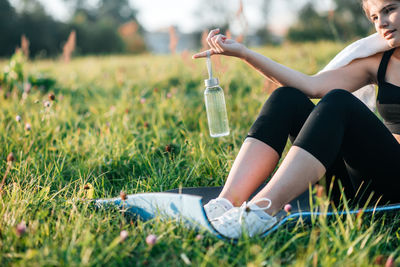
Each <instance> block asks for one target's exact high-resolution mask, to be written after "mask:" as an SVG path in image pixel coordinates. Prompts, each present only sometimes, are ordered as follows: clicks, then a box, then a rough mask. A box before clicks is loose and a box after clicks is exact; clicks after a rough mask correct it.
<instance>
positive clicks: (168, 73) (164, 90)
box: [0, 43, 400, 266]
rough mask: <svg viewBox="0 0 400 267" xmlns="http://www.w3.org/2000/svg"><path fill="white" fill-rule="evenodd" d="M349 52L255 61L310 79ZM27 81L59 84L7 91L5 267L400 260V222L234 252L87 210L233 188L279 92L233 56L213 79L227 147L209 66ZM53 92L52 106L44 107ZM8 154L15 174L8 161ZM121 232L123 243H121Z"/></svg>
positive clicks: (0, 160) (350, 221)
mask: <svg viewBox="0 0 400 267" xmlns="http://www.w3.org/2000/svg"><path fill="white" fill-rule="evenodd" d="M343 46H344V45H340V44H333V43H319V44H302V45H290V44H285V45H283V46H281V47H265V48H262V49H258V51H259V52H261V53H263V54H265V55H267V56H270V57H271V58H273V59H276V60H278V61H279V62H281V63H283V64H285V65H288V66H290V67H293V68H295V69H297V70H300V71H303V72H305V73H309V74H313V73H315V72H317V71H318V70H319V69H320V68H322V67H323V66H324V65H325V64H326V63H327V62H328V61H329V59H330V58H332V57H333V56H334V55H335V54H336V53H337V52H338V51H339V50H340V49H341V48H342V47H343ZM8 64H9V62H8V59H4V60H2V61H0V71H3V69H4V67H5V66H7V65H8ZM23 72H24V74H25V77H26V76H27V75H28V74H32V75H39V73H46V74H47V75H48V76H49V77H51V78H54V79H55V81H56V84H55V86H54V87H52V88H51V89H50V91H49V92H46V91H44V90H42V89H40V88H32V89H31V90H30V93H29V94H22V89H21V88H23V87H24V85H22V84H19V85H17V87H16V88H14V89H13V90H12V91H11V92H7V90H6V87H5V86H3V87H2V90H0V104H1V105H0V129H1V130H0V179H3V177H5V183H4V185H3V188H2V189H3V190H2V195H1V197H0V265H1V266H99V265H104V266H121V265H138V266H147V265H149V266H154V265H157V266H175V265H177V266H185V265H190V264H191V265H193V266H199V265H200V266H227V265H237V266H246V265H247V266H280V265H290V266H304V265H306V266H371V265H376V266H379V265H385V263H387V261H388V263H391V261H393V262H397V263H399V262H400V259H399V254H400V249H399V248H398V247H399V243H400V242H399V241H400V228H399V227H400V223H399V218H400V216H398V215H396V216H390V217H386V216H380V217H375V216H372V217H371V216H345V217H338V218H336V219H334V220H327V219H326V218H325V217H324V216H323V217H320V218H317V219H314V220H313V223H312V225H311V226H310V225H302V224H298V225H297V226H296V227H294V228H290V229H289V228H285V227H283V228H282V229H281V231H278V232H275V233H274V234H272V235H271V236H268V237H267V238H263V239H260V238H254V239H248V238H245V237H244V238H242V239H241V240H240V241H239V242H238V243H237V244H230V243H228V242H224V241H221V240H219V239H217V238H215V237H214V236H212V235H209V234H207V233H198V232H195V231H190V230H188V229H186V228H184V227H182V226H181V225H176V224H175V223H173V222H160V221H159V220H158V219H154V220H151V221H148V222H141V221H138V222H132V221H129V220H126V219H125V218H124V216H123V215H122V214H121V213H120V212H118V211H116V210H106V211H105V210H100V211H95V210H94V209H93V208H92V207H91V205H89V204H88V203H86V202H82V201H77V199H82V198H87V199H89V198H104V197H114V196H118V195H119V193H120V191H124V192H126V193H127V194H133V193H139V192H157V191H164V190H167V189H172V188H178V187H180V186H182V187H188V186H216V185H223V183H224V180H225V178H226V176H227V174H228V172H229V169H230V167H231V166H232V163H233V160H234V159H235V156H236V154H237V153H238V151H239V148H240V146H241V143H242V141H243V139H244V138H245V136H246V134H247V131H248V129H249V127H250V126H251V124H252V122H253V120H254V119H255V118H256V115H257V113H258V111H259V110H260V108H261V105H262V104H263V103H264V101H265V100H266V99H267V97H268V92H270V89H271V88H269V86H266V85H265V79H264V78H263V77H262V76H260V75H259V74H258V73H257V72H256V71H254V70H252V69H250V68H249V67H248V66H247V65H246V64H245V63H243V62H240V61H239V60H237V59H232V58H223V59H221V66H220V67H219V68H217V69H216V70H215V76H217V77H218V78H219V79H220V84H221V86H222V87H223V88H224V90H225V97H226V101H227V109H228V116H229V122H230V128H231V134H230V135H229V136H228V137H224V138H219V139H213V138H210V136H209V133H208V125H207V118H206V112H205V107H204V100H203V91H204V85H203V79H205V78H206V76H207V72H206V67H205V60H196V61H192V60H191V59H190V58H189V57H188V56H182V55H175V56H155V55H138V56H104V57H84V58H76V59H73V60H72V62H70V63H69V64H66V63H63V62H61V61H59V60H43V61H30V62H27V63H26V64H25V66H24V68H23ZM18 86H19V87H21V88H20V89H18ZM25 86H26V85H25ZM51 92H52V93H54V94H55V101H51V100H49V99H48V94H49V93H51ZM46 101H49V102H46ZM46 105H48V106H46ZM17 116H20V117H21V121H17V120H16V117H17ZM27 123H29V124H30V130H27V129H26V124H27ZM289 145H290V144H288V146H289ZM11 152H13V154H14V157H15V161H14V162H12V164H11V163H7V155H8V154H9V153H11ZM85 188H86V189H85ZM87 188H89V189H87ZM326 204H327V200H326V199H320V200H319V202H318V203H317V205H320V206H321V207H322V208H323V207H325V206H326ZM24 226H26V228H25V227H24ZM124 230H125V231H127V233H128V236H127V237H126V239H125V237H121V232H122V231H124ZM123 233H126V232H123ZM150 234H154V235H156V236H157V242H156V243H155V244H154V245H148V244H147V243H146V240H145V239H146V237H147V236H148V235H150ZM394 264H395V263H393V265H390V266H395V265H394Z"/></svg>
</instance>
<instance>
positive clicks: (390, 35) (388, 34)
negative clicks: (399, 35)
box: [383, 30, 396, 40]
mask: <svg viewBox="0 0 400 267" xmlns="http://www.w3.org/2000/svg"><path fill="white" fill-rule="evenodd" d="M395 31H396V30H391V31H386V32H384V34H383V37H384V38H385V39H387V40H388V39H392V38H393V33H394V32H395Z"/></svg>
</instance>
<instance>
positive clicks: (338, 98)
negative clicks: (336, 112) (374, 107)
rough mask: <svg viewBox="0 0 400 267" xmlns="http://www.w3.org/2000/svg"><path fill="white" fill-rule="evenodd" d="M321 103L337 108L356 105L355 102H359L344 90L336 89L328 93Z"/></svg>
mask: <svg viewBox="0 0 400 267" xmlns="http://www.w3.org/2000/svg"><path fill="white" fill-rule="evenodd" d="M321 101H322V102H326V103H331V104H335V105H336V106H348V105H349V104H352V103H354V101H357V98H356V97H355V96H354V95H353V94H352V93H350V92H349V91H346V90H344V89H334V90H331V91H330V92H329V93H327V94H326V95H325V96H324V97H323V98H322V99H321Z"/></svg>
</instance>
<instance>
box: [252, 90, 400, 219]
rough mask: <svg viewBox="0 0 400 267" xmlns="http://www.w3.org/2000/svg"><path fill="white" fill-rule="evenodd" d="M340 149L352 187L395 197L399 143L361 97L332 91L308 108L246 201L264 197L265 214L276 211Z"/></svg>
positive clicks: (318, 175)
mask: <svg viewBox="0 0 400 267" xmlns="http://www.w3.org/2000/svg"><path fill="white" fill-rule="evenodd" d="M340 153H342V155H343V159H344V161H345V164H346V167H347V169H348V171H349V172H351V173H352V174H353V175H352V176H351V178H352V179H353V180H352V182H353V185H354V187H355V189H356V187H357V186H359V185H360V184H361V183H364V184H368V185H370V187H369V190H370V192H372V191H374V192H375V195H376V196H378V197H380V196H382V195H383V199H384V201H398V200H400V196H399V194H398V193H397V192H396V191H397V190H396V188H394V187H393V184H395V183H396V182H397V181H396V180H397V179H398V177H399V173H400V167H399V165H398V161H399V158H400V144H399V143H397V141H396V140H395V138H394V137H393V135H392V134H391V133H390V132H389V130H388V129H387V128H386V127H385V126H384V125H383V123H382V122H380V121H379V119H378V118H377V117H376V116H375V115H374V114H373V113H372V112H370V111H369V109H368V108H367V107H366V106H365V105H364V104H362V102H361V101H359V100H358V99H357V98H355V97H354V96H353V95H352V94H350V93H349V92H347V91H345V90H333V91H331V92H330V93H329V94H327V95H326V96H325V97H324V98H323V99H322V100H321V101H320V102H319V103H318V105H317V106H316V108H315V109H314V110H313V111H312V113H311V114H310V116H309V118H308V119H307V121H306V122H305V124H304V127H303V128H302V129H301V131H300V133H299V135H298V137H297V138H296V140H295V142H294V144H293V146H292V148H291V149H290V151H289V153H288V155H287V156H286V158H285V160H284V161H283V162H282V165H281V167H280V168H279V170H278V171H277V172H276V174H275V175H274V177H273V178H272V179H271V181H270V182H269V183H268V184H267V185H266V187H265V188H264V189H263V190H261V191H260V192H259V193H258V194H257V195H256V196H255V197H254V198H253V200H252V201H255V200H257V199H261V198H269V199H271V201H272V206H271V208H270V209H269V210H268V213H270V214H274V213H276V212H277V211H278V210H279V209H281V207H282V206H283V205H284V204H286V203H288V202H289V201H290V200H292V199H293V198H295V197H296V196H298V195H299V194H300V193H302V192H303V191H305V190H306V189H307V188H308V186H309V184H313V183H315V182H316V181H318V180H319V179H320V178H321V177H322V175H323V173H324V171H325V169H327V168H329V167H330V166H332V165H333V163H334V162H335V159H337V156H338V155H339V154H340ZM355 178H356V179H355ZM357 178H358V179H357ZM260 205H262V203H261V204H260Z"/></svg>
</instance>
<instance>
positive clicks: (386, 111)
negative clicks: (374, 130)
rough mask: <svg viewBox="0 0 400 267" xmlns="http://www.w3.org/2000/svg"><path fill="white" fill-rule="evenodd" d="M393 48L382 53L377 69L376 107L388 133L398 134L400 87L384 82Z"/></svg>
mask: <svg viewBox="0 0 400 267" xmlns="http://www.w3.org/2000/svg"><path fill="white" fill-rule="evenodd" d="M394 50H395V48H393V49H391V50H389V51H386V52H385V53H383V56H382V60H381V63H380V65H379V69H378V86H379V89H378V97H377V99H376V107H377V109H378V111H379V114H381V116H382V118H383V122H384V124H385V125H386V127H387V128H388V129H389V130H390V132H392V133H394V134H400V86H396V85H394V84H391V83H388V82H386V80H385V76H386V69H387V66H388V63H389V59H390V57H391V56H392V54H393V52H394Z"/></svg>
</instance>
